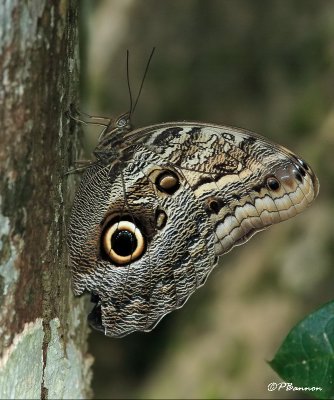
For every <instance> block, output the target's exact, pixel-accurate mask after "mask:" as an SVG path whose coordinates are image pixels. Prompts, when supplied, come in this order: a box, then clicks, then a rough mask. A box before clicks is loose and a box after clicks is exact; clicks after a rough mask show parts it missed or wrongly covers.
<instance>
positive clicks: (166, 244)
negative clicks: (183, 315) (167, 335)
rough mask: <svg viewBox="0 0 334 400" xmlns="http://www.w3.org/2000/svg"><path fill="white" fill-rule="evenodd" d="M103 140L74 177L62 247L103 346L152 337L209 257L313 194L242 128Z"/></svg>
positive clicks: (308, 179) (307, 181)
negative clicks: (106, 341) (87, 297)
mask: <svg viewBox="0 0 334 400" xmlns="http://www.w3.org/2000/svg"><path fill="white" fill-rule="evenodd" d="M109 136H110V137H109ZM109 136H108V135H107V136H106V137H104V138H103V143H102V142H100V144H99V145H98V147H97V150H98V151H97V152H96V156H97V160H96V162H94V163H93V164H92V165H91V166H90V167H89V168H88V169H87V170H86V171H85V174H84V176H83V178H82V181H81V184H80V187H79V190H78V192H77V194H76V198H75V201H74V205H73V210H72V215H71V220H70V228H69V240H68V243H69V249H70V257H71V262H72V272H73V289H74V292H75V294H77V295H80V294H82V293H83V292H90V293H91V294H92V299H93V301H95V302H96V306H95V308H94V310H93V311H92V313H91V314H90V317H89V320H90V323H91V325H92V326H93V327H95V328H96V329H99V330H102V331H103V332H104V333H105V334H106V335H109V336H113V337H121V336H124V335H126V334H128V333H131V332H133V331H149V330H151V329H152V328H153V327H154V326H155V325H156V324H157V323H158V322H159V320H160V319H161V318H162V317H163V316H164V315H166V314H168V313H169V312H171V311H173V310H174V309H177V308H179V307H181V306H182V305H183V304H184V303H185V301H186V300H187V299H188V298H189V296H190V295H191V294H192V293H193V292H194V291H195V290H196V289H197V288H198V287H200V286H201V285H203V284H204V282H205V280H206V278H207V277H208V275H209V273H210V272H211V271H212V269H213V268H214V267H215V266H216V264H217V257H218V256H220V255H222V254H224V253H226V252H227V251H229V250H230V249H232V247H234V246H236V245H240V244H242V243H244V242H245V241H247V240H248V239H249V238H250V237H251V236H252V235H253V234H254V233H256V232H258V231H260V230H263V229H266V228H267V227H268V226H270V225H272V224H274V223H277V222H280V221H283V220H286V219H288V218H290V217H292V216H294V215H296V214H297V213H299V212H301V211H302V210H303V209H305V208H306V207H307V206H308V205H309V204H310V203H311V202H312V201H313V200H314V198H315V197H316V195H317V193H318V187H319V185H318V181H317V178H316V177H315V175H314V173H313V172H312V170H311V168H310V167H309V166H308V165H307V164H306V163H305V162H304V161H302V160H301V159H300V158H298V157H297V156H296V155H294V154H293V153H292V152H290V151H289V150H287V149H285V148H283V147H281V146H278V145H275V144H273V143H271V142H269V141H267V140H266V139H264V138H262V137H260V136H258V135H256V134H253V133H250V132H246V131H243V130H241V129H236V128H230V127H223V126H216V125H210V124H202V123H192V122H181V123H167V124H161V125H154V126H149V127H146V128H142V129H138V130H135V131H124V130H123V131H122V132H119V131H116V132H114V133H113V132H111V133H110V135H109Z"/></svg>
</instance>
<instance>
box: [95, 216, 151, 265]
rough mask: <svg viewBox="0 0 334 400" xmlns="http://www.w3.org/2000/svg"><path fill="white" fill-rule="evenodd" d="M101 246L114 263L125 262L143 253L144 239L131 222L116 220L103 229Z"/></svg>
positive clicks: (138, 229)
mask: <svg viewBox="0 0 334 400" xmlns="http://www.w3.org/2000/svg"><path fill="white" fill-rule="evenodd" d="M102 248H103V250H104V252H105V254H106V255H107V256H108V258H110V259H111V261H113V262H114V263H115V264H127V263H129V262H132V261H134V260H136V259H137V258H139V257H140V256H141V255H142V254H143V253H144V250H145V239H144V237H143V234H142V232H141V230H140V228H139V227H138V226H136V225H135V224H134V223H133V222H130V221H126V220H124V221H116V222H114V223H113V224H112V225H110V226H109V227H107V229H105V231H104V233H103V236H102Z"/></svg>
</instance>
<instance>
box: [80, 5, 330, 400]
mask: <svg viewBox="0 0 334 400" xmlns="http://www.w3.org/2000/svg"><path fill="white" fill-rule="evenodd" d="M80 7H81V10H80V19H81V58H82V105H81V107H82V109H83V110H85V111H88V112H90V113H95V114H100V115H110V116H117V115H119V114H120V113H122V112H124V111H127V109H128V105H129V98H128V92H127V81H126V67H125V65H126V50H127V49H129V50H130V68H131V71H130V74H131V84H132V87H133V90H134V92H136V90H137V88H138V86H139V84H140V81H141V78H142V75H143V71H144V68H145V64H146V62H147V59H148V56H149V53H150V51H151V49H152V47H153V46H156V48H157V49H156V54H155V55H154V58H153V61H152V64H151V67H150V71H149V74H148V77H147V79H146V81H145V85H144V89H143V93H142V96H141V98H140V101H139V104H138V107H137V110H136V113H135V116H134V121H133V122H134V124H135V125H136V127H140V126H145V125H149V124H152V123H158V122H164V121H172V120H174V121H175V120H195V121H208V122H214V123H218V124H225V125H232V126H240V127H244V128H247V129H249V130H253V131H256V132H258V133H261V134H262V135H264V136H266V137H268V138H270V139H272V140H274V141H276V142H279V143H280V144H283V145H285V146H286V147H288V148H291V149H292V150H294V151H295V152H296V153H297V154H299V155H300V156H302V157H303V158H304V159H306V160H307V161H308V162H309V163H310V164H311V165H312V167H313V168H314V169H315V171H316V173H317V174H318V177H319V180H320V184H321V189H320V195H319V198H318V199H317V201H316V202H315V204H314V205H313V206H312V207H311V208H310V209H308V210H307V211H306V212H305V213H304V214H302V215H300V216H298V217H296V218H295V219H293V220H290V221H288V222H285V223H283V224H280V225H278V226H275V227H272V228H271V229H270V230H268V231H267V232H265V233H261V234H259V235H257V236H255V237H254V238H253V239H252V240H251V241H250V242H249V243H247V244H246V245H245V246H242V247H238V248H235V249H234V250H233V251H232V252H231V253H229V254H227V255H225V256H223V257H222V259H221V266H220V267H219V268H217V269H216V270H215V271H214V272H213V273H212V275H211V276H210V277H209V279H208V281H207V284H206V285H205V286H204V287H203V288H202V289H201V290H199V291H198V293H196V294H195V295H194V296H192V298H191V299H190V301H189V302H188V303H187V304H186V305H185V306H184V307H183V308H182V309H181V310H179V311H176V312H174V313H173V314H171V315H169V316H167V317H165V318H164V319H163V320H162V321H161V323H160V324H159V325H158V327H157V328H156V329H155V330H154V331H153V332H151V333H149V334H139V333H138V334H132V335H130V336H128V337H125V338H123V339H118V340H115V339H111V338H106V337H104V336H103V335H101V334H100V333H97V332H92V334H91V337H90V351H91V353H92V354H93V356H94V357H95V365H94V378H93V388H94V391H95V397H96V398H273V399H275V398H297V397H298V398H301V395H300V394H299V395H298V394H293V393H292V392H290V393H286V392H268V391H267V385H268V384H269V383H270V382H280V378H278V377H277V375H276V374H275V373H274V372H273V371H272V370H271V368H270V367H269V366H268V364H267V363H266V361H267V360H270V359H271V358H272V357H273V356H274V354H275V352H276V350H277V348H278V346H279V345H280V343H281V342H282V340H283V339H284V337H285V335H286V334H287V333H288V331H289V330H290V329H291V328H292V326H293V325H294V324H295V323H297V322H298V321H299V320H300V319H301V318H303V317H304V316H305V315H307V314H308V313H309V312H311V311H312V310H314V309H315V308H317V307H319V306H321V305H322V304H323V303H324V302H326V301H329V300H331V299H333V298H334V291H333V287H334V279H333V277H334V268H333V264H334V263H333V261H334V240H333V239H334V227H333V208H334V207H333V196H334V189H333V188H334V185H333V177H334V146H333V144H334V73H333V67H334V1H332V0H317V1H314V0H289V1H288V0H182V1H180V0H169V1H163V0H160V1H158V0H100V1H88V0H85V1H82V2H80ZM96 134H97V130H96V129H95V130H92V129H88V135H87V137H88V142H89V144H87V148H90V147H91V146H94V144H95V143H96V142H94V140H95V141H96ZM306 397H307V396H306V395H305V396H304V398H306Z"/></svg>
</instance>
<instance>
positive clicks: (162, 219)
mask: <svg viewBox="0 0 334 400" xmlns="http://www.w3.org/2000/svg"><path fill="white" fill-rule="evenodd" d="M155 221H156V227H157V229H162V228H164V227H165V225H166V223H167V214H166V213H165V211H163V210H158V211H157V212H156V216H155Z"/></svg>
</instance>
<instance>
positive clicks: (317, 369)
mask: <svg viewBox="0 0 334 400" xmlns="http://www.w3.org/2000/svg"><path fill="white" fill-rule="evenodd" d="M269 364H270V366H271V367H272V368H273V369H274V370H275V371H276V372H277V373H278V375H280V377H281V378H282V379H283V380H284V381H285V382H289V383H292V385H293V387H294V388H295V390H298V388H299V389H300V388H309V390H305V392H306V393H308V395H310V396H314V397H315V398H319V399H334V301H332V302H330V303H328V304H326V305H325V306H323V307H322V308H320V309H319V310H317V311H315V312H314V313H312V314H310V315H308V316H307V317H306V318H305V319H304V320H303V321H301V322H300V323H299V324H297V325H296V326H295V327H294V328H293V329H292V330H291V331H290V333H289V334H288V336H287V337H286V338H285V340H284V342H283V344H282V345H281V347H280V348H279V350H278V352H277V353H276V355H275V357H274V359H273V360H272V361H270V363H269ZM315 388H321V390H316V389H315ZM290 390H293V389H292V388H290Z"/></svg>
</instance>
